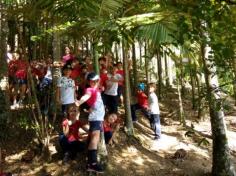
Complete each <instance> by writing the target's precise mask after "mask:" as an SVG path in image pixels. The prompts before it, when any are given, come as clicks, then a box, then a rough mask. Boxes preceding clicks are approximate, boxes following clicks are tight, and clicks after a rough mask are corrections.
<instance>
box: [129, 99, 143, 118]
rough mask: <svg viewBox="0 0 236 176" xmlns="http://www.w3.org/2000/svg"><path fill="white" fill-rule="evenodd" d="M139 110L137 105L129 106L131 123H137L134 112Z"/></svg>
mask: <svg viewBox="0 0 236 176" xmlns="http://www.w3.org/2000/svg"><path fill="white" fill-rule="evenodd" d="M138 109H141V107H140V106H139V104H138V103H137V104H133V105H131V116H132V121H137V116H136V113H135V112H136V110H138Z"/></svg>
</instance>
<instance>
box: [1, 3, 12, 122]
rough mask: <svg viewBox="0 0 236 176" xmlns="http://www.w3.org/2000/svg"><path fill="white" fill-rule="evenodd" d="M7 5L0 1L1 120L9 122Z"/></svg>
mask: <svg viewBox="0 0 236 176" xmlns="http://www.w3.org/2000/svg"><path fill="white" fill-rule="evenodd" d="M6 8H7V7H6V4H5V1H3V0H0V65H1V69H0V97H1V100H4V101H1V103H0V112H1V113H0V114H1V115H0V118H1V116H4V115H5V117H8V119H7V120H8V122H9V121H10V118H9V112H10V96H9V88H8V77H7V76H8V71H7V68H8V66H7V60H6V49H7V33H8V26H7V17H6V14H5V12H6Z"/></svg>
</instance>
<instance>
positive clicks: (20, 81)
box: [17, 79, 27, 85]
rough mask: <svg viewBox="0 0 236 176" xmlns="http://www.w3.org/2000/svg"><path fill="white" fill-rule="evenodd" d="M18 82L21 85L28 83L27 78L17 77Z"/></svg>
mask: <svg viewBox="0 0 236 176" xmlns="http://www.w3.org/2000/svg"><path fill="white" fill-rule="evenodd" d="M17 83H18V84H20V85H22V84H27V79H17Z"/></svg>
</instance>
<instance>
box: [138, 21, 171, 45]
mask: <svg viewBox="0 0 236 176" xmlns="http://www.w3.org/2000/svg"><path fill="white" fill-rule="evenodd" d="M136 34H137V37H138V38H140V39H144V40H150V41H152V43H153V44H161V43H172V42H173V41H174V39H173V38H172V37H171V35H170V34H171V31H169V30H168V28H166V27H165V26H164V25H163V24H162V23H155V24H149V25H145V26H140V27H139V28H138V29H137V33H136Z"/></svg>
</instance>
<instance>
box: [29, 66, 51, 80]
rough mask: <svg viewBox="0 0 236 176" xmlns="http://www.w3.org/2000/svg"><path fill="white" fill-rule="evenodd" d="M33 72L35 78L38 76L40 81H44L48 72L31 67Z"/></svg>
mask: <svg viewBox="0 0 236 176" xmlns="http://www.w3.org/2000/svg"><path fill="white" fill-rule="evenodd" d="M31 70H32V74H33V75H35V76H38V78H39V79H42V78H43V77H44V76H45V74H46V72H47V70H46V69H45V68H35V67H31Z"/></svg>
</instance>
